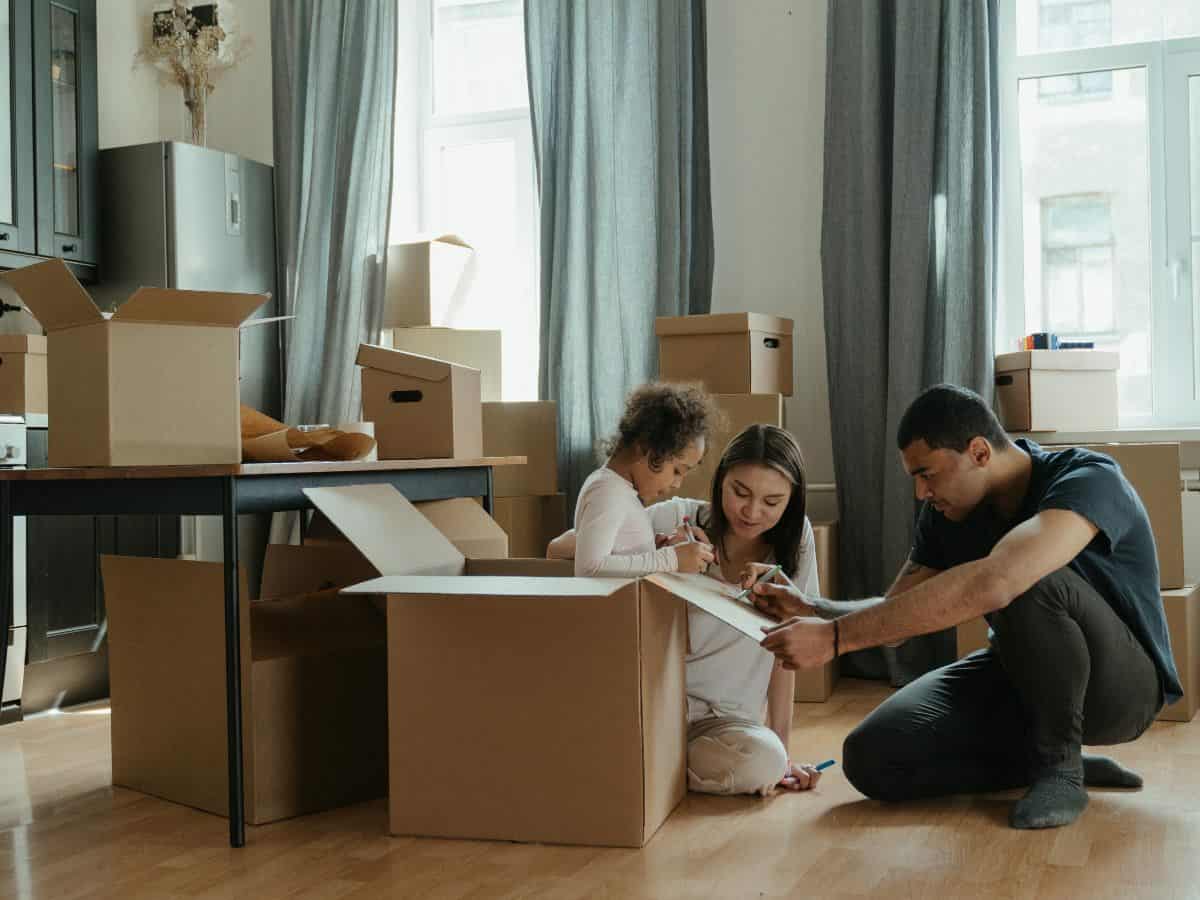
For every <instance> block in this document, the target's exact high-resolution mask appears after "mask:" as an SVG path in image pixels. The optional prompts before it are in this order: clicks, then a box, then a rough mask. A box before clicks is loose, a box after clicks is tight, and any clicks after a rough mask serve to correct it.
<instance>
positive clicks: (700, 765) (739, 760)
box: [687, 716, 788, 794]
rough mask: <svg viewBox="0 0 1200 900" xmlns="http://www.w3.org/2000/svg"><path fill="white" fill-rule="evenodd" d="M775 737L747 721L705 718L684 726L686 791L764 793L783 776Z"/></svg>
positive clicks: (781, 753) (785, 757)
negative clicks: (685, 730) (686, 730)
mask: <svg viewBox="0 0 1200 900" xmlns="http://www.w3.org/2000/svg"><path fill="white" fill-rule="evenodd" d="M787 763H788V755H787V750H786V749H785V748H784V746H783V742H782V741H780V740H779V736H778V735H776V734H775V732H773V731H772V730H771V729H770V728H767V727H766V726H765V725H762V724H760V723H758V722H753V721H750V720H749V719H730V718H725V717H723V716H709V717H707V718H704V719H699V720H697V721H695V722H692V723H690V724H689V725H688V748H687V765H688V790H692V791H698V792H700V793H702V794H767V793H770V792H771V791H772V790H773V789H774V788H775V785H777V784H779V781H780V779H781V778H783V776H784V775H786V774H787Z"/></svg>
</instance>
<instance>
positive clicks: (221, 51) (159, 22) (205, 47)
mask: <svg viewBox="0 0 1200 900" xmlns="http://www.w3.org/2000/svg"><path fill="white" fill-rule="evenodd" d="M201 10H203V11H204V13H206V15H204V16H203V17H197V15H196V13H197V12H199V11H201ZM221 11H222V17H225V16H226V14H227V13H228V12H230V11H231V4H229V3H222V4H221ZM227 37H228V35H227V34H226V32H225V29H224V28H222V27H221V26H220V25H219V24H217V21H216V7H215V4H210V5H207V6H202V7H197V8H194V9H188V7H187V5H186V3H185V2H184V0H173V2H172V7H171V10H170V12H162V13H158V14H156V15H155V16H154V31H153V40H152V42H151V44H150V46H149V47H147V48H145V49H144V50H141V51H139V53H138V54H137V58H138V59H139V60H141V61H143V62H148V63H151V64H153V65H154V66H156V67H157V68H159V69H160V70H163V71H165V72H166V73H167V75H168V76H169V77H170V79H171V81H173V82H174V83H175V84H177V85H179V86H180V87H181V88H182V89H183V103H184V106H186V107H187V109H188V113H189V115H190V119H191V132H192V136H191V140H192V143H194V144H200V145H202V146H203V145H204V144H205V143H206V140H207V138H206V127H207V118H206V114H207V103H208V95H209V94H211V93H212V92H213V82H212V79H213V75H214V74H215V73H216V72H217V71H219V70H221V69H226V68H229V67H230V66H232V65H233V64H234V63H235V62H237V60H238V59H240V58H241V57H242V55H243V54H242V52H240V51H241V50H244V49H246V48H244V47H243V48H238V51H237V52H232V53H231V52H230V51H231V48H229V47H227V46H226V45H225V44H226V38H227Z"/></svg>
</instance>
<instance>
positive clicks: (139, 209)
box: [50, 141, 282, 596]
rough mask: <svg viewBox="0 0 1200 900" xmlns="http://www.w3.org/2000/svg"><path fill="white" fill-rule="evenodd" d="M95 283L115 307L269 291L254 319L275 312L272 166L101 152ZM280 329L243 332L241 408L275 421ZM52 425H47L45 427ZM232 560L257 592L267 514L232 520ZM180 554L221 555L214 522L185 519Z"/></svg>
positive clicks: (155, 151) (182, 151) (142, 149)
mask: <svg viewBox="0 0 1200 900" xmlns="http://www.w3.org/2000/svg"><path fill="white" fill-rule="evenodd" d="M100 213H101V214H100V221H101V232H100V280H99V284H96V285H91V286H89V290H90V291H91V293H92V296H93V297H94V298H95V300H96V302H97V303H98V304H100V306H101V307H102V308H104V309H113V308H115V307H116V306H118V305H119V304H120V303H121V302H122V301H124V300H125V299H127V298H128V297H129V295H130V294H132V293H133V292H134V291H135V290H137V289H138V288H139V287H142V286H152V287H168V288H177V289H180V290H214V291H251V292H266V293H270V294H271V301H270V302H269V303H267V304H265V305H264V306H263V307H262V308H261V309H259V310H258V312H257V313H255V318H265V317H269V316H275V315H278V312H277V310H278V300H277V298H276V296H275V295H276V290H275V275H276V269H275V184H274V169H272V167H271V166H268V165H265V164H263V163H260V162H255V161H254V160H250V159H246V158H244V157H240V156H237V155H235V154H232V153H224V152H222V151H220V150H212V149H209V148H206V147H199V146H196V145H195V144H187V143H177V142H174V141H163V142H158V143H153V144H137V145H134V146H130V147H115V148H112V149H108V150H102V151H100ZM280 342H281V334H280V326H279V325H278V324H270V325H262V326H259V327H254V328H244V329H242V336H241V398H242V403H244V404H246V405H247V406H252V407H254V408H255V409H259V410H262V411H263V412H265V413H267V414H268V415H271V416H274V417H275V418H280V417H281V414H282V399H281V387H280V385H281V383H282V372H281V368H280V360H281V353H280V346H281V344H280ZM50 427H51V428H53V427H54V424H53V422H52V423H51V424H50ZM239 529H240V535H239V541H238V544H239V558H240V559H241V561H242V563H243V565H244V566H245V568H246V570H247V575H248V576H249V584H250V591H251V594H252V595H253V596H257V594H258V581H259V574H260V572H261V564H262V555H263V550H264V548H265V546H266V543H267V535H268V533H269V530H270V517H269V516H241V517H239ZM180 547H181V549H182V552H183V553H184V554H187V555H194V556H195V557H197V558H199V559H206V560H219V559H221V557H222V536H221V529H220V520H219V519H212V518H206V517H186V518H185V519H184V520H183V523H182V528H181V533H180Z"/></svg>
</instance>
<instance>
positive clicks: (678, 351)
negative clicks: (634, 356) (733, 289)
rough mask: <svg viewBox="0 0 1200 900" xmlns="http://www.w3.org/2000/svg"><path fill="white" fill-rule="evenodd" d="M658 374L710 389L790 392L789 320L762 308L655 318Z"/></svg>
mask: <svg viewBox="0 0 1200 900" xmlns="http://www.w3.org/2000/svg"><path fill="white" fill-rule="evenodd" d="M654 333H655V334H656V335H658V375H659V378H661V379H662V380H663V381H699V382H701V383H703V384H704V386H705V387H707V388H708V390H709V391H710V392H711V393H714V394H783V395H784V396H786V397H790V396H792V320H791V319H785V318H782V317H780V316H768V315H764V314H762V313H719V314H716V315H708V316H671V317H660V318H658V319H656V320H655V323H654Z"/></svg>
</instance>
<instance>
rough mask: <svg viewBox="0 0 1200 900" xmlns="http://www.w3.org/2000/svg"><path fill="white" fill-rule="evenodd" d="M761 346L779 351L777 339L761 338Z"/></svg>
mask: <svg viewBox="0 0 1200 900" xmlns="http://www.w3.org/2000/svg"><path fill="white" fill-rule="evenodd" d="M763 346H764V347H766V348H767V349H768V350H778V349H779V338H771V337H767V338H763Z"/></svg>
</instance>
